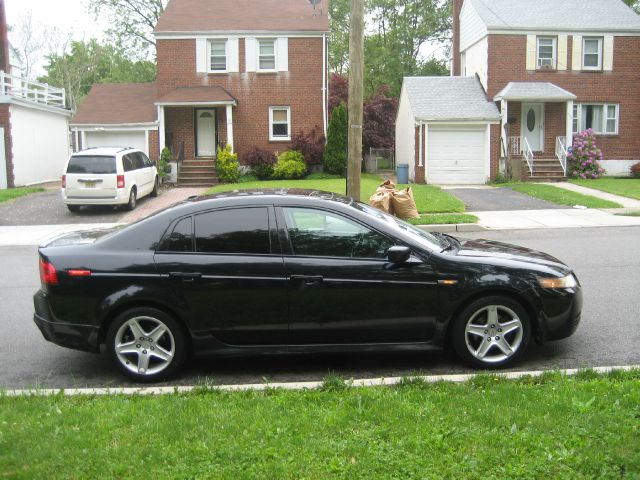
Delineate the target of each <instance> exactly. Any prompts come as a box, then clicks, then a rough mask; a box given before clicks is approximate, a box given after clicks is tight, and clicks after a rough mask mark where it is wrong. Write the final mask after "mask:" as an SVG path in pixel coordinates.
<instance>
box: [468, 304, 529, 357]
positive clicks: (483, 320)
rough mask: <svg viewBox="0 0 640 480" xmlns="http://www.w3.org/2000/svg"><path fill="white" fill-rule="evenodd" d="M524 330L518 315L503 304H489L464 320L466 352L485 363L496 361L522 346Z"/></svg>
mask: <svg viewBox="0 0 640 480" xmlns="http://www.w3.org/2000/svg"><path fill="white" fill-rule="evenodd" d="M523 334H524V329H523V326H522V320H520V317H518V315H517V314H516V313H515V312H514V311H513V310H511V309H510V308H508V307H505V306H504V305H488V306H486V307H483V308H481V309H480V310H478V311H477V312H475V313H474V314H473V315H472V316H471V317H470V318H469V320H468V321H467V324H466V326H465V330H464V339H465V343H466V345H467V349H468V350H469V353H471V355H473V356H474V357H475V358H476V359H478V360H480V361H481V362H484V363H488V364H491V363H499V362H502V361H504V360H506V359H508V358H510V357H512V356H513V355H515V354H516V352H517V351H518V350H519V349H520V346H521V345H522V339H523Z"/></svg>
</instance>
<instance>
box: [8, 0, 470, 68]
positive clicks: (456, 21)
mask: <svg viewBox="0 0 640 480" xmlns="http://www.w3.org/2000/svg"><path fill="white" fill-rule="evenodd" d="M0 1H2V0H0ZM463 4H464V0H453V45H452V48H451V56H452V59H451V75H453V76H455V77H459V76H460V71H461V70H460V12H461V11H462V5H463Z"/></svg>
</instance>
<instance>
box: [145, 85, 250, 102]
mask: <svg viewBox="0 0 640 480" xmlns="http://www.w3.org/2000/svg"><path fill="white" fill-rule="evenodd" d="M237 104H238V102H237V101H236V99H235V98H233V97H232V96H231V95H230V94H229V93H228V92H227V91H226V90H225V89H224V88H222V87H185V88H176V89H175V90H173V91H172V92H169V93H168V94H166V95H165V96H163V97H161V98H160V99H158V101H157V102H156V105H161V106H178V105H193V106H197V105H207V106H216V105H234V106H235V105H237Z"/></svg>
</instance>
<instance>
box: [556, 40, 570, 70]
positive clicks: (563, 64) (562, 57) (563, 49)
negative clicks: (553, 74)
mask: <svg viewBox="0 0 640 480" xmlns="http://www.w3.org/2000/svg"><path fill="white" fill-rule="evenodd" d="M567 55H568V52H567V36H566V35H559V36H558V67H557V68H558V70H566V69H567V65H568V63H567V60H568V59H567Z"/></svg>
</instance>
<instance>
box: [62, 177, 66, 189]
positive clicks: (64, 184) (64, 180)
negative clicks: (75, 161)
mask: <svg viewBox="0 0 640 480" xmlns="http://www.w3.org/2000/svg"><path fill="white" fill-rule="evenodd" d="M62 188H67V176H66V175H62Z"/></svg>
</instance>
